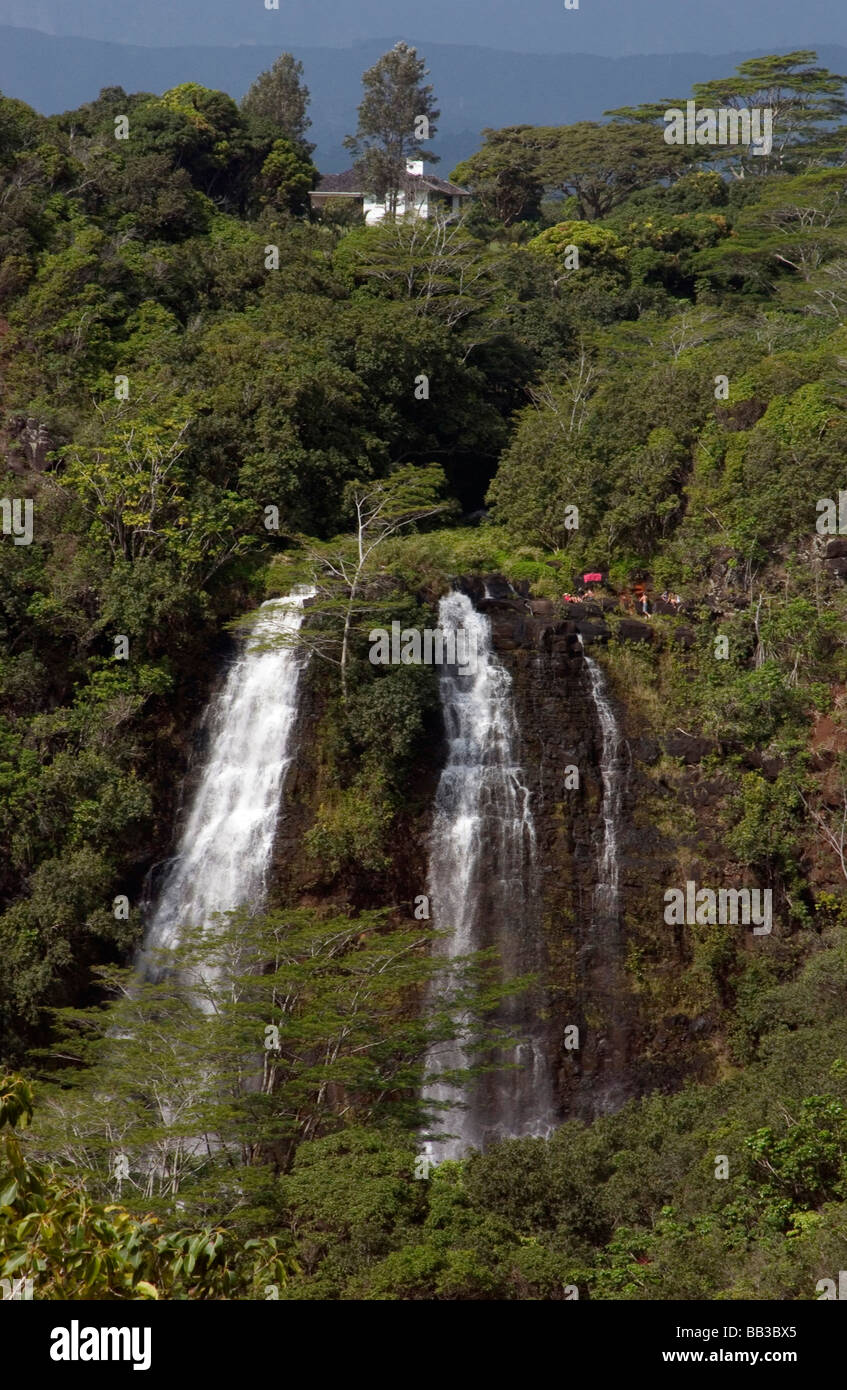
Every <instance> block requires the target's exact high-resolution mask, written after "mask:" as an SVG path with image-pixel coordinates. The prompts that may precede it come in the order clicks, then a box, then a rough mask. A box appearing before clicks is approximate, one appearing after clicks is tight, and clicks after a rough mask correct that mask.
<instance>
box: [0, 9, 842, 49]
mask: <svg viewBox="0 0 847 1390" xmlns="http://www.w3.org/2000/svg"><path fill="white" fill-rule="evenodd" d="M0 24H13V25H20V26H22V27H24V28H32V29H40V30H42V31H44V32H45V33H49V34H56V35H74V36H80V37H83V38H90V39H108V40H111V41H112V42H114V43H132V44H150V45H153V46H154V47H158V46H160V45H164V44H168V45H170V44H174V45H184V44H198V43H203V44H223V45H233V44H239V43H260V44H273V45H277V44H278V45H279V46H280V47H282V48H290V47H291V46H292V45H294V44H296V45H299V46H300V47H304V46H306V47H321V48H325V47H330V46H332V47H334V46H341V47H343V46H346V45H348V44H351V43H356V42H359V41H361V40H364V39H374V38H381V37H382V36H383V35H386V36H387V35H394V36H395V37H405V35H406V34H408V33H414V34H417V35H418V36H419V37H420V38H421V39H422V40H424V41H425V42H427V43H433V42H438V43H455V44H471V45H476V44H482V43H484V44H486V45H488V46H490V47H492V48H504V49H514V50H520V51H521V52H537V53H562V52H569V53H579V52H582V53H600V54H604V55H607V56H619V55H621V54H626V53H672V52H683V51H686V50H688V51H689V52H690V51H698V52H703V53H721V52H726V51H728V50H730V49H736V48H744V49H748V48H753V49H761V47H762V45H767V46H768V48H769V49H770V48H771V47H773V46H776V47H782V48H788V47H799V46H801V45H802V46H804V47H808V46H809V45H812V46H813V45H814V42H815V41H817V42H819V43H823V42H824V41H826V42H827V43H845V42H847V10H845V6H844V3H843V0H803V2H802V4H798V3H797V0H708V3H705V4H700V3H698V0H580V8H579V9H578V10H566V9H565V6H564V0H426V4H421V3H420V0H279V9H277V10H268V9H266V7H265V4H264V0H235V3H233V0H131V3H126V0H0Z"/></svg>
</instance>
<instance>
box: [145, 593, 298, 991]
mask: <svg viewBox="0 0 847 1390" xmlns="http://www.w3.org/2000/svg"><path fill="white" fill-rule="evenodd" d="M314 592H315V591H314V590H313V589H309V588H306V587H305V586H298V587H297V588H296V589H294V591H293V592H292V593H291V594H290V595H289V597H288V598H284V599H271V600H270V602H268V603H265V604H263V605H262V609H261V612H260V614H259V617H258V618H257V620H256V623H255V625H254V627H253V629H252V632H251V633H250V636H249V638H248V639H247V641H246V643H245V645H244V648H243V650H242V652H241V654H240V656H239V657H238V659H237V660H236V661H235V663H234V664H233V666H232V668H231V670H230V672H229V674H228V676H227V678H226V681H225V683H224V685H223V688H222V690H221V691H220V693H219V694H218V695H217V697H216V698H215V699H214V701H213V702H212V705H211V708H210V713H209V723H210V727H211V747H210V750H209V756H208V759H207V762H206V765H205V768H204V770H203V774H202V776H201V778H200V783H199V785H198V787H197V790H196V792H195V795H194V800H193V803H192V806H191V811H190V814H189V816H188V820H187V823H186V825H185V829H184V831H183V833H182V836H181V840H180V844H179V848H178V850H177V854H176V858H175V859H174V861H173V862H172V866H171V869H170V872H169V874H168V876H167V879H166V881H165V884H164V887H163V890H162V893H161V895H160V898H159V903H158V906H157V908H156V911H155V913H154V916H153V919H152V921H151V923H150V926H149V929H148V931H147V935H146V937H145V940H144V945H143V948H142V951H141V956H140V959H139V969H140V972H141V973H142V974H143V975H145V976H146V977H147V978H155V976H156V973H157V968H156V958H155V953H156V952H157V951H160V950H163V949H171V948H173V947H174V946H176V945H178V943H179V941H180V937H181V935H182V931H183V928H184V927H186V926H188V925H195V926H205V925H207V924H208V923H209V922H210V921H211V919H212V916H213V914H214V913H217V912H228V911H231V910H232V909H233V908H236V907H242V906H244V905H246V904H249V905H251V906H253V907H256V906H260V905H261V903H262V902H263V900H264V897H265V889H266V879H267V872H268V868H269V865H270V860H271V853H272V851H273V844H274V837H275V833H276V825H277V820H278V816H279V807H280V798H281V794H282V788H283V784H284V781H285V777H286V773H287V772H288V768H289V766H290V764H291V760H292V751H293V750H292V732H293V729H294V725H295V721H296V715H297V689H298V685H299V681H300V675H301V671H302V669H303V665H304V662H303V657H302V654H301V653H300V652H298V651H297V649H296V648H295V647H294V646H293V645H291V638H292V637H293V635H294V634H295V633H296V631H297V630H298V629H299V627H300V625H301V623H302V621H303V605H304V602H305V601H306V599H307V598H310V597H311V596H312V595H313V594H314ZM274 638H282V639H283V641H282V642H280V643H279V644H276V645H275V644H274V643H273V639H274ZM286 638H288V642H287V643H286V642H285V640H284V639H286Z"/></svg>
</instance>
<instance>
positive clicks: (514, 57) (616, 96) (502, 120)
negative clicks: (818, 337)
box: [0, 27, 847, 172]
mask: <svg viewBox="0 0 847 1390" xmlns="http://www.w3.org/2000/svg"><path fill="white" fill-rule="evenodd" d="M385 46H386V45H385V42H383V41H375V42H369V43H366V44H360V45H356V46H355V47H353V48H344V49H339V48H303V47H299V46H297V45H295V47H294V52H295V53H296V54H297V56H298V57H299V58H301V59H302V60H303V63H304V65H305V68H306V80H307V82H308V84H309V87H310V88H311V92H312V118H313V121H314V128H313V130H312V132H311V136H312V139H313V140H314V141H316V143H317V146H318V149H317V153H316V156H315V157H316V159H317V162H318V164H319V165H320V167H321V169H323V170H324V172H332V171H334V170H338V169H343V168H346V167H347V165H348V164H349V157H348V156H347V155H346V154H345V152H344V150H343V148H342V143H341V142H342V140H343V139H344V136H345V135H347V134H349V133H350V132H351V131H352V130H353V129H354V128H355V125H356V107H357V105H358V103H359V100H360V99H361V76H362V73H363V72H364V70H365V68H367V67H369V66H370V65H371V64H372V63H373V62H375V61H376V59H377V58H378V57H379V55H380V53H382V52H384V50H385ZM278 51H279V50H278V49H277V48H276V47H273V48H261V47H257V46H252V47H241V48H212V47H188V48H159V49H156V48H137V47H133V46H131V45H124V44H109V43H99V42H96V41H94V40H89V39H73V38H54V37H49V36H47V35H44V34H41V33H37V32H35V31H33V30H25V29H16V28H8V27H3V28H0V91H2V92H4V93H5V94H6V95H7V96H15V97H20V98H21V99H22V100H24V101H27V102H29V103H30V105H32V106H34V107H36V108H37V110H39V111H43V112H45V113H50V112H56V111H67V110H68V109H70V108H71V107H75V106H80V105H81V104H82V103H83V102H85V101H90V100H92V98H93V97H95V96H96V95H97V93H98V92H99V90H100V88H101V87H106V86H121V87H124V88H125V89H126V90H127V91H128V92H138V91H146V92H162V91H165V90H166V89H167V88H168V87H173V86H175V85H176V84H177V83H178V82H189V81H194V82H202V83H203V84H204V85H205V86H208V87H217V88H220V89H222V90H223V91H226V92H229V93H230V95H231V96H233V97H236V98H240V97H241V96H242V95H243V94H244V92H245V91H246V90H247V88H248V86H249V85H250V83H251V82H252V80H253V78H254V77H255V76H256V75H257V73H259V72H261V71H262V70H263V69H265V68H268V67H270V65H271V63H272V62H273V60H274V58H275V57H276V56H277V53H278ZM423 51H424V52H425V54H426V57H427V60H428V62H429V66H430V69H431V72H432V81H433V83H434V85H435V90H436V93H437V95H438V100H439V104H440V106H441V111H442V118H441V122H440V130H439V135H438V138H437V140H436V141H435V143H434V148H435V149H436V151H437V152H438V153H439V154H441V156H442V166H441V168H442V170H444V171H449V169H451V168H452V167H453V165H454V164H456V163H457V162H458V161H459V160H460V159H464V158H466V156H467V155H469V154H472V153H473V151H474V150H475V149H476V148H477V147H478V144H479V132H480V131H481V130H482V129H483V127H484V126H488V125H490V126H500V125H508V124H517V123H519V122H537V123H550V124H559V123H567V122H570V121H578V120H586V119H591V118H595V117H599V116H600V115H602V113H603V111H604V110H606V109H608V108H609V107H612V106H623V105H627V104H629V103H633V102H639V101H648V100H651V99H662V98H664V97H681V96H685V95H687V93H688V92H689V91H690V88H691V84H692V83H693V82H704V81H707V80H708V79H709V78H713V77H723V76H727V75H728V74H729V73H731V72H732V70H733V68H734V67H735V66H736V65H737V64H738V63H739V62H741V61H742V59H743V58H745V57H750V56H751V54H750V52H749V51H748V52H736V53H725V54H722V55H718V56H708V55H704V54H702V53H701V54H697V53H682V54H660V55H655V54H654V55H651V56H646V57H640V58H618V59H611V58H602V57H590V56H587V55H585V54H580V55H567V54H565V55H563V54H527V53H502V52H499V51H497V50H495V49H488V48H472V47H462V46H459V45H449V44H427V45H426V46H425V47H424V48H423ZM756 51H757V52H759V53H761V52H771V51H772V49H771V47H770V46H767V47H766V48H759V49H758V50H756ZM818 51H819V55H820V60H821V62H823V63H825V64H826V65H827V66H828V67H830V68H832V69H833V70H834V71H836V72H843V71H845V69H847V48H836V47H822V48H820V49H819V50H818Z"/></svg>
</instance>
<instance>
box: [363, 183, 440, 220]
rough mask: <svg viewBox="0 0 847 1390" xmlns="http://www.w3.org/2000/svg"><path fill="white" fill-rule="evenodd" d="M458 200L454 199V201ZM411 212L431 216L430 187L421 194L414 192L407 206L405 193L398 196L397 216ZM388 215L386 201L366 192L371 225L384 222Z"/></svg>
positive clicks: (416, 215) (366, 211)
mask: <svg viewBox="0 0 847 1390" xmlns="http://www.w3.org/2000/svg"><path fill="white" fill-rule="evenodd" d="M455 201H457V200H455V199H454V202H455ZM408 214H411V215H413V216H415V217H429V189H428V188H424V189H423V190H422V191H421V193H420V194H419V195H417V194H413V195H412V197H411V198H410V199H409V204H408V207H407V206H406V195H405V193H400V194H398V197H397V216H398V217H406V216H407V215H408ZM387 215H388V209H387V207H386V205H385V201H384V200H383V201H380V200H379V199H377V198H375V197H374V196H373V195H372V194H370V193H366V194H365V221H366V222H367V223H368V225H369V226H375V225H376V223H378V222H384V221H385V218H386V217H387Z"/></svg>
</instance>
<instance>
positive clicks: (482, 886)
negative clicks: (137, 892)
mask: <svg viewBox="0 0 847 1390" xmlns="http://www.w3.org/2000/svg"><path fill="white" fill-rule="evenodd" d="M313 592H314V591H313V590H309V589H305V588H300V589H298V590H295V591H294V593H292V594H291V595H290V596H289V597H288V598H287V599H275V600H272V601H271V602H270V603H266V604H264V605H263V608H262V610H261V613H260V616H259V618H258V620H257V622H256V623H255V625H254V628H253V631H252V633H251V635H250V638H249V639H248V641H247V642H246V643H245V644H244V646H243V648H242V651H241V654H240V655H239V657H238V658H237V660H236V661H235V662H234V664H233V666H232V668H231V670H230V671H229V673H228V675H227V678H226V680H225V683H224V685H223V687H222V689H221V690H220V692H219V694H218V695H217V696H216V697H215V698H214V699H213V701H212V703H211V705H210V707H209V712H208V716H207V720H208V726H209V729H210V747H209V752H208V755H207V758H206V762H205V766H204V768H203V770H202V775H201V777H200V781H199V784H198V786H197V789H196V791H195V793H194V796H193V801H192V803H191V806H190V811H189V815H188V818H187V821H186V824H185V828H184V830H183V832H182V835H181V838H180V842H179V845H178V848H177V853H176V857H175V859H174V861H173V863H172V865H171V868H170V871H169V873H168V876H167V878H166V880H165V883H164V886H163V889H162V892H161V895H160V897H159V901H158V905H157V907H156V909H155V912H154V914H153V917H152V920H151V922H150V925H149V928H148V931H147V935H146V937H145V941H144V945H143V948H142V951H141V954H140V960H139V969H140V971H141V973H142V974H144V975H145V976H146V977H147V978H149V979H155V978H157V974H158V968H159V967H158V965H157V958H156V952H157V951H159V950H162V949H167V948H172V947H174V946H176V945H178V944H179V942H180V940H181V937H182V934H183V931H184V929H185V928H186V927H187V926H188V925H195V926H211V924H212V923H213V920H214V915H215V914H216V913H222V912H227V911H229V910H231V909H234V908H237V907H241V906H245V905H247V906H250V907H253V908H257V907H261V906H262V904H263V903H264V901H265V897H266V887H267V877H268V871H269V868H270V864H271V858H272V853H273V846H274V839H275V835H276V829H277V823H278V819H279V814H280V805H281V801H282V795H283V789H284V783H285V778H286V774H287V771H288V769H289V767H290V765H291V763H292V760H293V758H294V756H295V751H296V750H295V748H294V737H293V734H294V729H295V725H296V722H297V701H298V687H299V683H300V676H301V673H302V670H303V667H304V664H305V662H304V658H303V656H302V654H301V653H299V652H298V651H297V650H296V649H295V647H294V646H293V645H291V642H290V639H291V638H293V636H294V635H295V634H296V632H297V630H298V628H299V627H300V625H301V623H302V621H303V605H304V602H305V601H306V599H308V598H309V597H310V596H311V594H312V593H313ZM439 621H440V626H441V628H442V630H443V631H444V632H445V633H449V632H451V631H452V632H458V631H459V630H464V631H465V632H466V633H467V635H468V638H469V642H470V651H471V653H473V654H475V660H474V661H472V662H471V663H470V668H469V669H466V668H462V671H461V672H460V670H459V669H458V668H457V667H449V666H445V667H443V668H442V670H441V679H440V692H441V705H442V711H443V717H444V726H445V732H446V741H447V758H446V763H445V766H444V768H443V771H442V773H441V778H440V781H439V784H438V789H437V793H436V798H435V809H434V820H433V826H432V833H431V841H430V861H429V875H428V896H429V899H430V904H431V920H432V924H433V926H434V928H435V929H436V930H438V931H439V932H443V933H444V936H443V937H442V938H440V940H439V944H438V948H437V949H438V950H439V951H440V952H441V953H442V954H443V955H444V956H445V957H446V958H448V959H450V960H453V959H455V958H457V957H464V956H468V955H470V954H472V953H474V952H475V951H479V950H481V949H485V948H489V947H493V948H495V949H496V951H497V954H498V956H499V961H500V971H501V975H502V978H503V980H504V981H508V980H511V979H514V978H515V977H517V976H523V975H533V976H537V977H539V981H540V980H541V979H543V974H544V964H545V961H544V944H543V937H542V926H541V903H540V895H539V892H538V874H537V866H536V834H535V826H534V823H533V816H532V809H531V806H530V792H529V789H528V787H527V784H526V778H525V775H524V772H523V770H522V768H521V766H520V764H519V758H518V748H519V737H518V728H517V723H516V718H515V712H514V706H513V700H512V680H511V677H510V675H509V673H508V671H507V670H506V669H505V667H504V666H503V664H502V663H501V662H500V660H499V659H498V658H497V656H496V654H495V653H494V650H493V645H492V637H491V624H490V621H489V619H488V617H487V616H486V615H485V614H483V613H480V612H478V611H477V610H476V609H475V608H474V606H473V604H472V602H471V600H470V599H469V598H468V597H466V596H465V595H464V594H462V593H458V592H453V593H450V594H448V595H447V597H446V598H443V599H442V600H441V604H440V608H439ZM275 636H283V637H285V636H287V637H288V639H289V642H288V643H287V644H286V643H285V642H283V643H281V644H274V643H273V642H272V639H273V638H274V637H275ZM585 661H586V667H587V670H588V673H589V676H590V685H591V694H592V697H593V701H594V705H595V707H596V711H597V718H598V721H599V727H600V733H601V736H602V761H601V774H602V780H603V803H602V821H603V839H602V846H601V848H600V850H599V851H598V866H597V879H596V889H595V895H594V904H593V920H592V930H591V947H590V949H591V953H592V960H591V962H590V964H589V975H590V977H591V982H592V989H594V987H595V986H596V988H597V990H598V991H599V993H600V995H601V996H603V995H608V996H609V1000H611V991H612V986H613V983H614V979H615V978H616V973H617V965H616V961H617V959H618V956H619V938H620V932H619V916H620V911H619V901H618V900H619V881H618V880H619V867H618V825H619V820H620V811H621V797H622V788H623V779H624V770H623V768H622V765H621V761H620V743H621V740H620V736H619V733H618V728H617V724H616V720H615V716H614V712H613V710H612V707H611V705H610V703H609V700H608V697H607V695H606V688H605V682H604V678H603V674H602V671H601V670H600V668H599V667H598V666H597V665H596V663H595V662H593V661H592V660H591V659H590V658H589V657H586V658H585ZM607 1002H608V1001H607ZM604 1012H605V1010H604ZM610 1016H611V1017H613V1016H614V1010H612V1014H611V1015H610V1014H608V1013H606V1017H607V1018H608V1017H610ZM493 1022H495V1023H496V1025H497V1026H498V1028H499V1029H501V1030H502V1036H503V1037H504V1038H505V1039H507V1040H508V1041H507V1042H505V1043H504V1044H503V1045H502V1046H501V1048H500V1050H499V1052H497V1053H496V1055H495V1056H494V1057H488V1058H487V1064H488V1065H487V1069H486V1070H485V1071H484V1072H483V1073H482V1074H481V1075H479V1076H478V1077H477V1078H476V1079H474V1080H473V1081H472V1082H470V1083H468V1085H467V1086H466V1087H465V1088H464V1089H460V1088H457V1086H456V1085H455V1084H449V1081H448V1076H449V1074H451V1073H452V1074H455V1073H456V1072H460V1071H463V1070H464V1069H465V1068H466V1067H467V1066H468V1065H469V1064H470V1063H472V1061H473V1060H474V1059H473V1057H472V1056H471V1055H470V1045H469V1038H470V1035H471V1034H472V1033H473V1032H474V1030H475V1027H476V1025H478V1023H479V1020H477V1019H474V1018H470V1017H467V1018H466V1019H465V1020H464V1024H465V1029H464V1031H463V1032H462V1033H461V1034H460V1037H459V1038H458V1039H457V1040H456V1041H455V1042H451V1043H448V1044H439V1045H437V1046H436V1045H433V1047H432V1048H431V1050H430V1053H429V1056H428V1058H427V1065H426V1074H427V1081H426V1083H425V1092H424V1097H425V1099H426V1100H428V1101H431V1102H436V1103H437V1104H436V1105H435V1107H434V1108H433V1109H432V1111H431V1115H432V1120H431V1125H430V1130H431V1132H432V1133H437V1134H440V1135H442V1136H444V1137H442V1138H440V1139H435V1140H433V1142H432V1143H431V1144H430V1145H429V1146H428V1148H429V1150H430V1152H431V1153H432V1155H433V1157H434V1159H435V1160H436V1161H439V1160H440V1159H443V1158H457V1157H461V1156H462V1155H463V1154H464V1153H465V1152H466V1151H467V1150H468V1149H469V1148H472V1147H473V1148H482V1147H484V1146H485V1145H487V1144H488V1143H490V1142H491V1141H492V1140H494V1139H497V1138H504V1137H508V1136H518V1135H544V1134H549V1133H551V1132H552V1130H553V1129H554V1128H555V1126H556V1124H557V1122H558V1120H559V1116H558V1114H557V1110H556V1101H555V1086H554V1077H553V1069H552V1065H551V1056H550V1052H551V1049H550V1039H549V1033H548V1024H547V1001H546V998H545V995H544V991H543V987H542V985H541V983H540V982H539V983H538V984H536V985H535V986H533V987H532V988H530V989H528V990H526V991H524V992H523V993H521V994H516V995H513V996H511V997H509V996H508V995H507V997H506V998H505V999H504V1000H503V1001H502V1002H501V1003H500V1005H499V1006H498V1007H497V1010H496V1014H495V1017H494V1019H493ZM442 1077H443V1078H444V1079H443V1080H441V1079H440V1078H442ZM602 1084H603V1086H604V1087H606V1088H607V1090H608V1094H604V1095H603V1096H602V1097H600V1098H599V1108H600V1109H607V1108H611V1107H612V1106H613V1105H614V1104H615V1103H617V1101H618V1099H619V1097H618V1096H617V1094H616V1093H615V1091H614V1087H612V1086H609V1085H608V1082H607V1078H605V1077H604V1078H603V1082H602ZM445 1102H452V1105H451V1106H450V1107H449V1108H446V1106H445V1105H444V1103H445ZM457 1102H459V1103H458V1104H457Z"/></svg>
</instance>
